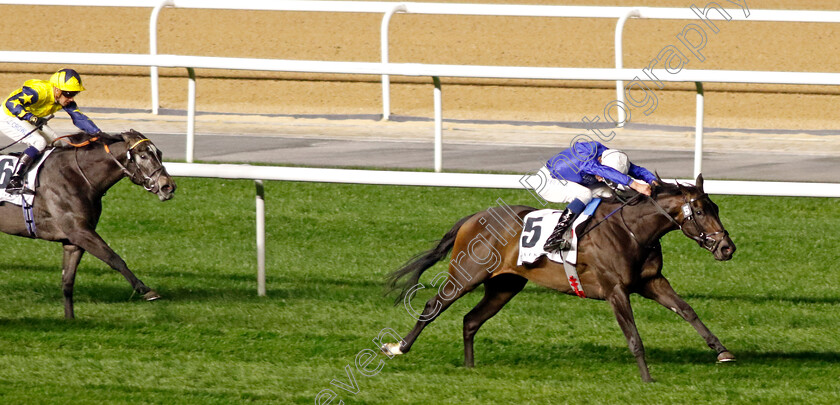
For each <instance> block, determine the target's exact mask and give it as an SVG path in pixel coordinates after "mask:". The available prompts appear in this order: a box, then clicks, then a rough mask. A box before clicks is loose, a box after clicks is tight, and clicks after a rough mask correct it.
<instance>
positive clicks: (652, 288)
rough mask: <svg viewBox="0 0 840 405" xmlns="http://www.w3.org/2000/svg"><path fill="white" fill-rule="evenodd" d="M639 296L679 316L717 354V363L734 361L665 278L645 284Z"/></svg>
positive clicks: (658, 278) (730, 354)
mask: <svg viewBox="0 0 840 405" xmlns="http://www.w3.org/2000/svg"><path fill="white" fill-rule="evenodd" d="M641 294H642V296H644V297H646V298H650V299H652V300H654V301H656V302H658V303H659V304H661V305H662V306H664V307H665V308H668V309H670V310H672V311H674V312H676V313H677V315H679V316H681V317H682V318H683V319H685V320H686V321H687V322H688V323H690V324H691V326H693V327H694V329H696V330H697V333H699V334H700V336H701V337H702V338H703V340H705V341H706V344H707V345H709V347H711V348H712V350H714V351H715V352H716V353H717V355H718V356H717V359H718V361H719V362H731V361H735V356H734V355H733V354H732V353H730V352H729V351H728V350H726V347H724V346H723V344H722V343H720V340H719V339H718V338H717V336H715V335H714V333H712V332H711V331H710V330H709V328H707V327H706V325H705V324H703V321H701V320H700V317H698V316H697V313H696V312H694V309H693V308H691V305H688V303H687V302H685V301H684V300H683V299H682V298H681V297H680V296H679V295H678V294H677V293H676V292H675V291H674V289H673V288H672V287H671V283H669V282H668V280H666V279H665V277H657V278H654V279H653V280H650V281H649V282H647V284H645V286H644V288H643V289H642V291H641Z"/></svg>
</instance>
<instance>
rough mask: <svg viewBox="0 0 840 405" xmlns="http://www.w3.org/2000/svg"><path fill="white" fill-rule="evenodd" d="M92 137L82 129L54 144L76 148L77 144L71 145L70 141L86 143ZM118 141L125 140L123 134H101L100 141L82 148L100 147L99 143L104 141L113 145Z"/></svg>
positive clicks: (59, 147)
mask: <svg viewBox="0 0 840 405" xmlns="http://www.w3.org/2000/svg"><path fill="white" fill-rule="evenodd" d="M91 138H92V136H91V135H90V134H88V133H87V132H84V131H80V132H77V133H75V134H70V135H66V136H63V137H61V140H59V141H57V142H55V143H54V144H53V146H55V148H56V149H74V148H76V146H73V145H70V143H74V144H77V145H78V144H81V143H84V142H85V141H88V140H90V139H91ZM117 142H123V141H122V137H121V136H116V135H106V136H100V137H99V140H98V141H96V142H91V143H89V144H87V145H84V146H81V147H80V148H82V149H95V148H97V147H98V145H99V144H103V143H104V144H105V145H112V144H115V143H117Z"/></svg>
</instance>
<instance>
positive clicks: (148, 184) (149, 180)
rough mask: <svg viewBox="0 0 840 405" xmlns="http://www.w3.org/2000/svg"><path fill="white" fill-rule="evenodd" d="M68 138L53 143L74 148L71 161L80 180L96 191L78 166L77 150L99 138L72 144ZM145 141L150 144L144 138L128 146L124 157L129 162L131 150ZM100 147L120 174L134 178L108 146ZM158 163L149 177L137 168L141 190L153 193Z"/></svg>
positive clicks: (158, 169)
mask: <svg viewBox="0 0 840 405" xmlns="http://www.w3.org/2000/svg"><path fill="white" fill-rule="evenodd" d="M69 136H72V135H65V136H62V137H59V138H56V140H55V141H59V140H61V141H63V142H65V143H67V144H68V145H70V146H73V147H74V148H75V150H74V153H73V159H74V160H75V162H76V168H77V169H79V173H81V175H82V178H84V179H85V182H87V184H88V185H89V186H91V188H93V189H96V187H95V186H94V185H93V183H91V182H90V180H89V179H88V178H87V175H86V174H85V171H84V170H82V167H81V166H80V165H79V148H81V147H83V146H87V145H90V144H91V143H93V142H96V141H98V140H99V137H97V136H94V137H91V138H90V139H88V140H86V141H84V142H80V143H73V142H70V141H69V140H67V139H66V138H67V137H69ZM55 141H53V142H55ZM146 141H149V142H151V140H149V139H148V138H144V139H141V140H139V141H137V142H136V143H135V144H134V145H132V146H130V147H129V148H128V149H127V150H126V156H127V158H128V160H129V161H130V160H131V159H132V157H131V150H132V149H134V148H136V147H137V145H139V144H141V143H143V142H146ZM102 146H103V147H104V148H105V152H106V153H107V154H108V156H110V157H111V159H113V160H114V162H115V163H116V164H117V166H119V168H120V170H122V172H123V173H124V174H125V175H126V176H128V177H129V178H133V177H134V176H135V174H132V173H131V172H129V171H128V168H126V167H125V166H124V165H123V164H122V163H120V161H119V159H117V157H116V156H114V154H113V153H111V148H110V147H108V144H106V143H104V142H103V143H102ZM155 159H157V155H155ZM158 163H160V165H159V167H158V168H157V169H155V170H154V171H153V172H152V173H151V174H150V175H146V174H145V173H143V171H142V170H140V167H139V166H137V171H139V172H140V174H141V175H142V176H143V188H145V189H146V190H148V191H154V190H153V189H154V184H155V183H156V181H153V177H154V176H155V175H157V177H158V178H160V172H161V171H162V170H163V163H162V162H158Z"/></svg>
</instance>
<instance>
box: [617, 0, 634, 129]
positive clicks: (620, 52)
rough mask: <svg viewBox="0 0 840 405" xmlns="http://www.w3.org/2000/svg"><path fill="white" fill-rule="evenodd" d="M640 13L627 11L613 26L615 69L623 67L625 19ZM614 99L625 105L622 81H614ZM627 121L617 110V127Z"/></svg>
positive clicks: (622, 111) (624, 115)
mask: <svg viewBox="0 0 840 405" xmlns="http://www.w3.org/2000/svg"><path fill="white" fill-rule="evenodd" d="M639 15H640V13H639V10H638V9H635V8H634V9H632V10H628V11H627V13H626V14H624V15H623V16H621V18H619V19H618V22H617V23H616V24H615V68H616V69H622V68H623V67H624V56H623V54H624V51H623V46H622V43H623V41H622V39H623V38H624V23H625V22H627V19H628V18H630V17H639ZM615 97H616V98H615V99H616V100H617V101H620V102H621V104H623V105H626V104H625V102H624V81H623V80H616V82H615ZM625 121H627V115H626V114H625V112H624V109H623V108H619V109H618V125H617V126H619V127H623V126H624V122H625Z"/></svg>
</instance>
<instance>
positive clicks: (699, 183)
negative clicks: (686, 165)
mask: <svg viewBox="0 0 840 405" xmlns="http://www.w3.org/2000/svg"><path fill="white" fill-rule="evenodd" d="M694 185H695V186H697V189H698V190H700V192H701V193H704V192H705V191H703V173H700V174H698V175H697V180H696V181H695V182H694Z"/></svg>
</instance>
